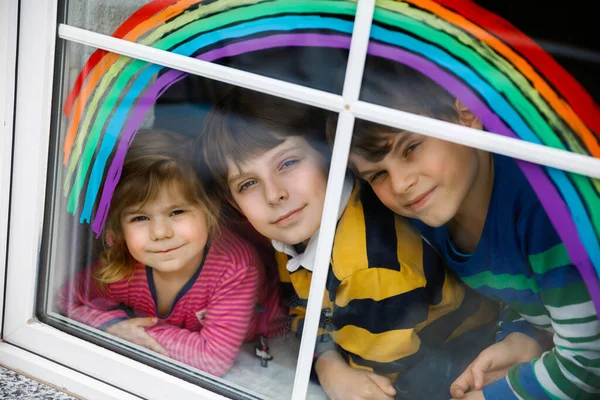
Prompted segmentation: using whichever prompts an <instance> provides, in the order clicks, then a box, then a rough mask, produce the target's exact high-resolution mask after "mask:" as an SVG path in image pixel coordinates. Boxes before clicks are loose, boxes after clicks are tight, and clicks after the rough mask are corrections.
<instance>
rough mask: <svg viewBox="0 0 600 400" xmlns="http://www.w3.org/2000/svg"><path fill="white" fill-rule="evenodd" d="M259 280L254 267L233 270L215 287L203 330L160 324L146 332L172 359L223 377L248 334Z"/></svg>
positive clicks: (224, 275)
mask: <svg viewBox="0 0 600 400" xmlns="http://www.w3.org/2000/svg"><path fill="white" fill-rule="evenodd" d="M258 283H259V274H258V271H257V269H256V268H254V267H252V266H244V267H243V268H238V269H235V270H229V271H227V272H226V273H225V274H223V277H222V278H221V279H220V280H219V281H218V283H217V287H216V288H215V289H214V292H213V296H212V298H211V299H210V302H209V304H208V308H207V309H206V314H205V316H204V320H203V321H204V322H203V327H202V329H201V330H200V331H194V332H192V331H190V330H188V329H182V328H178V327H176V326H173V325H167V324H159V325H155V326H153V327H150V328H147V329H146V332H148V334H150V336H152V337H153V338H154V339H155V340H156V341H157V342H158V343H159V344H160V345H161V346H162V347H163V348H165V350H166V351H167V352H168V353H169V356H170V357H171V358H174V359H175V360H177V361H181V362H183V363H185V364H187V365H190V366H192V367H194V368H197V369H199V370H202V371H206V372H208V373H210V374H213V375H216V376H222V375H223V374H225V372H227V370H229V368H231V366H232V365H233V362H234V360H235V357H236V356H237V353H238V351H239V349H240V346H241V345H242V343H243V341H244V338H245V336H246V332H247V330H248V326H249V324H250V320H251V317H252V313H253V312H254V307H255V305H256V291H257V288H258ZM198 311H200V310H198Z"/></svg>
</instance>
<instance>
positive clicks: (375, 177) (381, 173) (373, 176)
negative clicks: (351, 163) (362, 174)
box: [369, 171, 385, 183]
mask: <svg viewBox="0 0 600 400" xmlns="http://www.w3.org/2000/svg"><path fill="white" fill-rule="evenodd" d="M384 174H385V171H379V172H376V173H374V174H373V175H371V178H370V179H369V182H371V183H373V182H375V180H377V179H378V178H381V177H382V176H383V175H384Z"/></svg>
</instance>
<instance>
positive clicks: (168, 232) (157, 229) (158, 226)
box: [150, 220, 173, 240]
mask: <svg viewBox="0 0 600 400" xmlns="http://www.w3.org/2000/svg"><path fill="white" fill-rule="evenodd" d="M171 236H173V229H172V228H171V224H169V222H168V221H160V220H159V221H153V222H152V225H151V226H150V238H151V239H152V240H161V239H166V238H170V237H171Z"/></svg>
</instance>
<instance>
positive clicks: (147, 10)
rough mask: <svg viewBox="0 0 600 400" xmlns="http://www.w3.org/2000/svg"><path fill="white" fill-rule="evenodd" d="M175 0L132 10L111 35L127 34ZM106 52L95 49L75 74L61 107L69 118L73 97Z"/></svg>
mask: <svg viewBox="0 0 600 400" xmlns="http://www.w3.org/2000/svg"><path fill="white" fill-rule="evenodd" d="M176 2H177V0H154V1H152V2H150V3H148V4H146V5H144V6H142V7H141V8H140V9H138V10H137V11H136V12H134V13H133V14H132V15H131V16H130V17H129V18H127V20H126V21H125V22H123V23H122V24H121V25H120V26H119V27H118V28H117V29H116V30H115V31H114V32H113V34H112V36H113V37H116V38H119V39H122V38H123V37H125V35H127V34H128V33H129V32H130V31H131V30H132V29H134V28H135V27H136V26H137V25H138V24H140V23H142V22H143V21H145V20H147V19H148V18H150V17H151V16H153V15H154V14H156V13H158V12H159V11H160V10H162V9H163V8H165V7H167V6H169V5H171V4H173V3H176ZM106 54H108V52H107V51H106V50H100V49H98V50H96V51H95V52H94V53H93V54H92V55H91V56H90V58H89V59H88V61H87V62H86V63H85V65H84V66H83V68H82V69H81V72H80V73H79V75H78V76H77V79H76V80H75V83H74V84H73V88H72V89H71V91H70V92H69V95H68V96H67V99H66V100H65V105H64V107H63V112H64V113H65V115H66V116H67V117H68V118H71V113H72V112H73V105H74V104H75V99H77V96H79V92H81V88H82V87H83V84H84V83H85V80H86V79H87V77H88V75H89V74H90V72H91V71H92V70H93V69H94V68H95V67H96V65H98V63H99V62H100V61H101V60H102V57H104V56H105V55H106Z"/></svg>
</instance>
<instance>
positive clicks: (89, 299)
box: [57, 266, 129, 329]
mask: <svg viewBox="0 0 600 400" xmlns="http://www.w3.org/2000/svg"><path fill="white" fill-rule="evenodd" d="M92 268H95V266H92V267H89V268H85V269H83V270H81V271H79V272H78V273H76V274H75V276H73V277H72V278H71V279H69V281H68V282H67V283H66V284H65V285H64V286H63V288H62V289H61V291H60V292H59V293H58V296H57V305H58V308H59V311H60V312H61V313H62V314H63V315H65V316H66V317H68V318H71V319H74V320H75V321H78V322H81V323H84V324H86V325H89V326H92V327H94V328H97V329H105V328H107V327H108V326H110V325H112V324H115V323H117V322H120V321H124V320H127V319H129V315H128V313H127V312H128V309H127V308H126V307H125V306H124V305H123V304H119V303H118V302H116V301H114V300H112V299H111V298H110V295H109V294H108V293H107V292H106V291H104V290H102V289H101V288H100V287H99V286H98V284H97V283H96V280H95V279H94V277H93V276H92Z"/></svg>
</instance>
